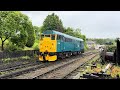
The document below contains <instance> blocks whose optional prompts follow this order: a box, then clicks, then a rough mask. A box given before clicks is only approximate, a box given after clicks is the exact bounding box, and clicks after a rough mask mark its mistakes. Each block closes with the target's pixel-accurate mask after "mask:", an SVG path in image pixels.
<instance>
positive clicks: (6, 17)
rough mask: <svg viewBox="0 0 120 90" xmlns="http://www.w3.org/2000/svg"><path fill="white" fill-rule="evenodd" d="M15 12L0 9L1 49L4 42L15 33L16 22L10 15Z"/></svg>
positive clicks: (13, 14)
mask: <svg viewBox="0 0 120 90" xmlns="http://www.w3.org/2000/svg"><path fill="white" fill-rule="evenodd" d="M15 13H16V12H13V11H10V12H8V11H0V38H1V41H2V50H4V42H5V41H6V40H7V39H9V38H10V37H11V36H13V35H14V34H15V31H16V26H17V25H16V23H15V20H14V18H12V16H15Z"/></svg>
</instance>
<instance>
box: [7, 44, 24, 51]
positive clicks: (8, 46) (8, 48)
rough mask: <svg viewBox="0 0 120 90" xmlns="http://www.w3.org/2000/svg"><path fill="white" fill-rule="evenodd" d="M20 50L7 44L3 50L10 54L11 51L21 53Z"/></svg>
mask: <svg viewBox="0 0 120 90" xmlns="http://www.w3.org/2000/svg"><path fill="white" fill-rule="evenodd" d="M21 50H22V48H20V47H18V46H16V45H13V44H12V43H9V44H7V45H6V48H5V51H8V52H11V51H21Z"/></svg>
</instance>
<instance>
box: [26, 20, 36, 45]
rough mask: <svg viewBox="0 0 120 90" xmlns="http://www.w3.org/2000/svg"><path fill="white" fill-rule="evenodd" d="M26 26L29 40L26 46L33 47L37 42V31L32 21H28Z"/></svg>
mask: <svg viewBox="0 0 120 90" xmlns="http://www.w3.org/2000/svg"><path fill="white" fill-rule="evenodd" d="M24 27H26V30H27V33H28V40H27V43H26V46H27V47H32V46H33V45H34V42H35V31H34V29H33V26H32V22H30V21H28V23H26V26H24Z"/></svg>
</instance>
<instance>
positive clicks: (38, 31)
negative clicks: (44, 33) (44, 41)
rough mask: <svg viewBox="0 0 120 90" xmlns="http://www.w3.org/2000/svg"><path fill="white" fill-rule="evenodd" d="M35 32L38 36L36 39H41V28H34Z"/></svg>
mask: <svg viewBox="0 0 120 90" xmlns="http://www.w3.org/2000/svg"><path fill="white" fill-rule="evenodd" d="M33 28H34V31H35V35H36V39H39V38H40V33H41V27H38V26H34V27H33Z"/></svg>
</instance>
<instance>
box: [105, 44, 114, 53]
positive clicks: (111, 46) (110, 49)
mask: <svg viewBox="0 0 120 90" xmlns="http://www.w3.org/2000/svg"><path fill="white" fill-rule="evenodd" d="M106 49H107V52H114V51H115V49H116V46H115V45H107V46H106Z"/></svg>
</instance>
